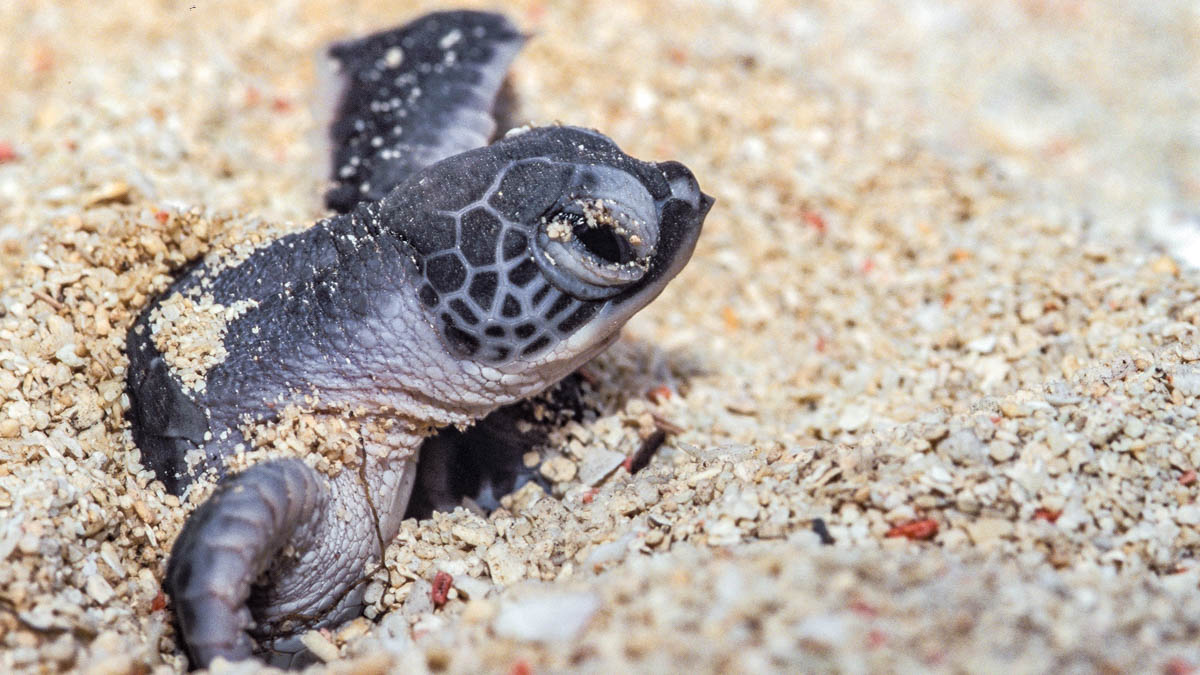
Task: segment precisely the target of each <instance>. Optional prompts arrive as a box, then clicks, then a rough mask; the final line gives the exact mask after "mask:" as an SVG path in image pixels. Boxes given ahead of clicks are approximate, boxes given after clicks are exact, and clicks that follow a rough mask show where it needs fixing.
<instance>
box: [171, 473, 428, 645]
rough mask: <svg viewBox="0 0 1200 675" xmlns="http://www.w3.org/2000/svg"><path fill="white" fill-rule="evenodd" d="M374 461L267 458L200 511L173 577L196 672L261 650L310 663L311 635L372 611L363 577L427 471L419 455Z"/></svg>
mask: <svg viewBox="0 0 1200 675" xmlns="http://www.w3.org/2000/svg"><path fill="white" fill-rule="evenodd" d="M364 457H366V458H367V459H366V462H367V464H366V465H365V466H364V468H363V471H361V472H356V471H349V470H346V471H342V472H341V473H339V474H338V476H337V477H335V478H327V477H325V476H323V475H322V474H319V473H317V472H316V471H315V470H313V469H312V468H310V467H309V466H308V465H306V464H304V463H303V462H302V461H300V460H297V459H279V460H272V461H267V462H263V463H260V464H256V465H254V466H252V467H250V468H248V469H246V470H245V471H243V472H241V473H238V474H234V475H230V476H228V477H227V478H225V479H224V480H223V481H222V482H221V484H220V486H219V487H218V489H217V491H216V492H215V493H214V494H213V495H212V496H211V497H209V498H208V500H206V501H205V502H204V503H203V504H201V505H200V507H199V508H197V509H196V511H195V512H194V513H193V514H192V516H191V517H190V518H189V519H188V521H187V523H186V524H185V525H184V528H183V530H182V531H181V532H180V534H179V537H178V539H176V541H175V546H174V548H173V549H172V551H171V558H170V563H169V565H168V568H167V576H166V579H165V583H164V586H165V589H166V592H167V593H168V594H169V595H170V596H171V599H172V602H173V603H174V605H175V612H176V616H177V617H178V620H179V628H180V638H181V640H182V642H183V644H184V646H185V647H186V649H187V652H188V656H189V658H190V660H191V666H192V667H193V668H196V667H207V666H208V665H209V664H210V663H211V662H212V661H213V659H215V658H216V657H218V656H223V657H225V658H226V659H228V660H231V661H235V660H240V659H246V658H249V657H250V656H251V655H254V654H257V655H258V656H260V657H261V658H264V659H265V660H266V661H267V662H269V663H271V664H273V665H277V666H281V667H285V668H286V667H297V666H301V665H304V664H305V663H307V662H310V661H311V660H312V656H311V654H309V653H308V652H307V651H306V650H304V648H303V645H302V644H301V643H300V640H299V636H300V635H301V634H303V632H304V631H306V630H308V629H310V628H315V627H321V626H327V625H336V624H338V623H341V622H343V621H345V620H347V619H348V618H351V617H353V616H357V615H358V614H359V613H361V611H362V596H363V593H364V592H365V589H366V586H365V584H363V583H362V582H363V580H364V579H365V578H366V575H367V574H368V573H369V572H370V569H369V568H370V566H371V565H372V564H376V563H378V562H379V561H380V560H381V559H382V551H383V547H384V546H385V545H386V542H387V541H389V540H390V539H391V538H392V537H394V536H395V534H396V531H397V530H398V528H399V523H400V518H399V514H402V513H403V505H404V504H405V503H407V501H408V497H409V493H410V492H411V490H412V483H413V478H414V476H415V474H416V472H415V469H414V467H413V459H412V458H409V457H404V458H399V459H390V458H380V457H378V454H377V453H376V454H371V455H368V454H364ZM364 478H366V479H367V480H368V481H369V489H367V486H364V484H363V479H364ZM397 504H399V505H400V506H397Z"/></svg>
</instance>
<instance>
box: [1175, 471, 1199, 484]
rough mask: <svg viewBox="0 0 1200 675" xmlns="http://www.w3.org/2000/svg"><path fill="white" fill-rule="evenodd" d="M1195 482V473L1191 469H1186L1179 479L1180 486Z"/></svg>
mask: <svg viewBox="0 0 1200 675" xmlns="http://www.w3.org/2000/svg"><path fill="white" fill-rule="evenodd" d="M1195 482H1196V472H1195V470H1193V469H1188V470H1187V471H1184V472H1183V475H1181V476H1180V477H1179V484H1180V485H1191V484H1192V483H1195Z"/></svg>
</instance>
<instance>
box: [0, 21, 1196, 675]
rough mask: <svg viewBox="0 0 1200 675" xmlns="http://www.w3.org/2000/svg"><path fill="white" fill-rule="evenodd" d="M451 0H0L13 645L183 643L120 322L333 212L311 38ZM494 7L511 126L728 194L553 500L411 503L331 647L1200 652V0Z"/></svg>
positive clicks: (2, 617)
mask: <svg viewBox="0 0 1200 675" xmlns="http://www.w3.org/2000/svg"><path fill="white" fill-rule="evenodd" d="M1118 5H1119V6H1118ZM445 6H446V5H444V4H443V3H436V2H430V1H426V0H420V1H417V2H412V3H406V5H405V7H404V8H397V6H396V3H388V2H381V1H377V0H367V1H364V2H358V3H353V6H347V4H346V3H338V2H332V1H331V0H294V1H289V2H284V3H277V4H264V3H251V2H247V1H246V0H227V1H224V2H202V3H201V2H197V3H149V4H148V3H143V2H137V3H135V2H132V1H129V0H115V1H114V2H109V3H103V4H97V3H85V2H63V3H18V2H7V3H0V25H3V26H5V29H6V30H5V33H6V38H5V40H4V41H2V42H0V62H2V63H5V64H6V66H7V67H6V71H5V77H3V78H0V101H3V105H0V110H3V113H2V114H0V671H4V672H26V671H29V672H42V671H56V670H70V669H78V670H81V671H85V672H105V673H135V672H155V673H158V672H175V671H181V670H183V669H184V667H185V665H186V661H185V659H184V657H183V656H182V653H181V651H180V649H179V646H178V644H177V643H176V642H175V640H174V637H175V633H174V629H173V627H172V625H171V620H170V607H169V604H168V603H167V601H166V599H165V597H164V595H163V593H162V591H161V590H160V582H161V579H162V576H163V572H164V568H165V560H166V556H167V553H168V551H169V550H170V546H171V543H172V541H173V540H174V537H175V536H176V535H177V534H178V532H179V529H180V526H181V524H182V522H183V519H184V517H185V515H186V511H187V510H188V508H189V507H190V505H189V504H181V503H180V500H179V499H177V498H175V497H173V496H171V495H168V494H166V493H165V491H164V490H163V489H162V486H161V484H159V483H157V482H156V481H155V480H154V476H153V474H152V473H151V472H149V471H148V470H147V469H145V468H144V467H143V466H142V465H141V464H140V460H139V454H138V451H137V450H136V448H134V447H133V445H132V442H131V440H130V436H129V433H128V430H127V428H126V425H125V421H124V417H123V416H124V413H125V411H126V408H127V405H128V402H127V400H126V399H125V395H124V373H125V367H126V359H125V356H124V343H125V334H126V331H127V330H128V328H129V326H130V325H131V324H132V322H133V319H134V317H135V316H136V315H137V313H138V312H139V311H140V310H141V309H142V308H143V307H144V306H145V305H146V303H147V302H148V301H149V299H150V298H152V297H153V296H154V295H155V294H157V293H159V292H161V291H162V290H163V289H164V288H166V287H167V285H168V284H169V283H170V280H171V278H172V274H173V273H174V272H175V271H177V270H178V269H180V268H181V267H182V266H183V265H184V264H186V263H187V262H189V261H191V260H195V259H197V258H198V257H201V256H204V255H206V254H208V255H212V256H217V257H222V256H223V257H224V258H225V259H232V260H235V259H237V258H238V257H239V256H244V255H246V254H247V253H248V252H249V251H251V250H253V249H254V248H255V247H257V246H260V245H262V243H263V242H265V241H268V240H269V239H270V238H272V237H274V236H277V235H278V234H280V233H282V232H287V231H294V230H296V229H297V228H300V227H303V226H304V225H305V224H306V223H310V222H312V221H313V220H314V219H315V218H318V217H320V216H321V210H320V208H321V205H320V195H321V192H322V175H321V174H320V171H319V167H321V166H323V159H322V149H321V145H320V142H319V139H320V137H321V133H320V121H319V120H318V119H317V117H316V116H315V115H314V113H313V110H314V109H316V108H319V107H320V106H319V105H317V103H318V102H317V101H315V97H316V94H315V91H316V90H317V84H316V80H317V77H316V69H315V59H314V57H315V55H316V54H317V53H318V51H319V49H320V48H321V46H322V45H325V44H327V43H329V42H331V41H333V40H336V39H340V38H345V37H347V36H352V35H356V34H362V33H365V32H369V31H373V30H377V29H380V28H384V27H387V26H391V25H395V24H397V23H400V22H403V21H406V20H408V19H411V18H413V17H415V16H417V15H419V14H420V13H422V12H424V11H428V10H432V9H435V8H443V7H445ZM506 11H508V12H509V13H510V14H511V15H512V16H513V18H514V20H515V21H516V22H517V23H518V24H519V25H521V26H523V27H524V28H526V29H527V30H529V31H532V32H533V33H534V38H533V39H532V40H531V41H530V42H529V44H528V46H527V47H526V49H525V51H523V52H522V54H521V55H520V56H519V57H518V58H517V60H516V63H515V66H514V72H513V76H512V84H513V88H514V91H515V93H516V95H517V98H518V102H519V108H518V112H519V115H518V117H519V118H523V119H529V120H533V121H537V122H554V121H562V122H565V123H570V124H578V125H583V126H592V127H595V128H598V129H601V130H603V131H604V132H605V133H607V134H608V135H610V136H612V137H613V138H614V139H615V140H616V141H617V142H618V143H619V144H620V145H621V146H622V147H623V148H624V149H625V150H627V151H628V152H630V153H631V154H633V155H635V156H638V157H645V158H654V159H659V160H665V159H677V160H679V161H682V162H683V163H685V164H686V165H688V166H689V167H690V168H691V169H692V170H693V171H694V172H695V174H696V175H697V177H698V178H699V180H700V182H701V184H702V185H703V186H704V188H705V190H706V192H709V193H711V194H713V195H714V196H715V197H716V198H717V205H716V207H715V208H714V209H713V211H712V213H711V214H710V215H709V217H708V221H707V223H706V226H705V232H704V235H703V237H702V238H701V240H700V243H699V245H698V247H697V250H696V253H695V256H694V258H693V260H692V261H691V263H690V264H689V266H688V267H687V269H685V270H684V272H683V273H682V274H681V276H680V278H679V279H678V280H676V281H675V282H674V283H673V284H672V285H671V286H670V287H669V288H667V290H666V291H665V292H664V293H663V295H662V296H661V297H660V299H659V300H657V301H656V302H655V303H654V304H653V305H652V306H651V307H649V308H648V309H647V310H646V311H644V312H643V313H641V314H640V315H639V316H637V317H635V319H634V320H633V321H631V322H630V324H629V326H628V327H627V329H626V331H625V335H624V337H623V339H622V340H621V341H619V342H618V343H617V344H615V345H614V346H613V347H612V348H611V349H610V350H609V351H608V352H607V353H605V354H604V355H602V356H601V357H600V358H598V359H597V360H596V361H595V362H593V363H592V364H590V365H589V366H587V372H586V378H585V379H586V380H587V384H586V385H585V398H586V402H587V404H588V407H589V408H590V409H591V411H592V412H590V413H589V414H588V415H586V416H585V418H584V419H583V420H581V421H576V422H571V423H568V424H566V425H564V426H561V427H558V428H556V429H555V431H554V432H553V433H552V434H551V437H550V439H549V442H548V443H547V444H546V447H544V448H541V449H539V450H538V451H537V452H536V453H531V454H530V455H529V456H527V457H526V461H527V462H528V464H529V465H530V466H531V467H533V466H537V467H539V469H538V470H539V471H540V472H541V473H542V475H543V476H545V477H546V478H547V480H548V481H549V484H550V485H551V489H550V490H549V492H548V493H547V492H545V491H543V490H542V488H539V487H537V485H536V484H530V485H527V486H526V487H525V488H522V489H521V490H519V491H518V492H517V493H515V494H513V495H510V496H507V497H505V498H504V500H503V508H501V509H499V510H498V511H496V512H494V513H492V514H490V515H489V516H487V517H484V516H482V515H479V514H478V513H477V512H474V511H472V510H468V509H458V510H456V511H454V512H452V513H437V514H434V515H433V517H431V518H429V519H427V520H422V521H416V520H409V521H406V522H405V524H404V526H403V528H402V530H401V533H400V535H399V536H398V537H397V539H396V540H395V542H394V543H393V545H392V546H391V547H390V548H389V549H388V551H387V555H386V559H385V564H384V567H383V569H381V570H378V571H376V573H375V574H374V578H373V579H372V581H371V583H370V585H369V587H368V591H367V601H368V603H369V606H368V608H367V611H366V615H365V616H364V617H363V618H361V619H357V620H355V621H352V622H350V623H348V624H346V625H345V626H342V627H340V628H337V629H335V630H332V631H313V632H310V633H309V634H306V635H305V637H304V640H305V644H307V645H308V646H309V647H310V649H312V651H313V652H314V653H315V654H317V655H318V656H319V657H320V658H321V659H322V660H323V661H326V662H327V663H326V664H325V665H324V666H321V667H320V668H324V669H326V670H327V671H328V672H356V673H359V672H363V673H370V672H384V671H386V670H388V669H393V670H394V671H395V672H427V671H428V672H455V673H469V672H471V673H473V672H509V673H526V672H623V671H629V670H637V671H642V672H763V671H786V672H813V671H830V672H842V671H850V672H868V671H869V672H873V671H882V672H892V671H895V672H930V671H933V672H963V671H971V672H991V671H1012V672H1094V671H1109V672H1124V671H1163V672H1168V673H1187V672H1193V671H1194V670H1195V669H1196V668H1197V667H1200V562H1198V561H1197V554H1198V553H1200V531H1198V529H1197V528H1198V527H1200V505H1198V504H1197V503H1196V496H1197V492H1198V491H1200V481H1198V480H1197V470H1198V467H1200V423H1198V421H1197V412H1198V410H1200V346H1198V344H1200V343H1198V341H1197V329H1198V327H1200V302H1198V297H1200V273H1198V272H1197V271H1196V269H1195V268H1193V267H1191V266H1190V265H1189V263H1188V260H1189V258H1188V255H1187V251H1186V250H1184V248H1182V244H1180V242H1182V241H1183V239H1173V238H1172V237H1176V236H1181V237H1182V236H1183V235H1182V234H1180V233H1184V234H1186V233H1188V232H1190V231H1191V230H1190V229H1189V228H1193V229H1196V230H1197V231H1200V179H1198V178H1197V177H1198V176H1200V128H1198V127H1197V125H1196V120H1197V119H1200V99H1197V98H1196V96H1195V92H1196V91H1197V90H1200V54H1198V53H1197V50H1198V49H1200V47H1198V46H1197V45H1200V12H1197V10H1196V7H1195V5H1194V3H1188V2H1183V1H1176V2H1160V3H1138V4H1133V3H1124V4H1121V3H1118V4H1116V5H1113V6H1108V5H1105V4H1102V3H1081V2H1073V1H1068V0H1047V1H1033V0H1029V1H1022V2H1014V3H985V2H980V1H974V0H964V1H963V2H956V3H932V2H924V1H917V0H907V1H905V2H901V3H886V2H820V1H817V2H811V3H792V2H782V1H779V2H772V1H769V0H761V1H757V0H738V1H736V2H728V3H725V2H682V1H680V2H672V1H670V0H657V1H655V2H636V1H634V0H623V1H621V2H600V1H598V0H597V1H585V2H578V3H544V2H540V1H538V0H518V1H517V2H513V3H509V6H508V9H507V10H506ZM1197 255H1198V256H1200V249H1198V252H1197ZM214 259H216V258H214ZM1197 259H1200V258H1197ZM219 309H221V311H222V312H224V311H226V310H229V309H230V308H219ZM214 330H217V329H214ZM217 332H218V333H219V330H217ZM168 337H170V338H171V339H176V340H184V341H186V340H188V339H190V338H188V336H182V335H179V336H168ZM164 339H166V338H164ZM216 356H219V355H214V354H210V355H208V356H207V357H205V358H208V357H214V358H215V357H216ZM203 365H204V364H203V363H200V364H198V366H197V367H203ZM289 423H290V422H289ZM283 425H284V423H283V422H281V423H280V424H279V425H277V426H278V427H282V426H283ZM296 425H297V428H300V427H303V430H304V434H306V436H305V437H316V436H320V435H321V434H322V433H326V434H329V435H331V438H332V437H334V436H336V437H338V438H341V437H342V436H344V435H345V434H342V433H341V432H340V431H338V430H337V429H333V428H332V427H328V426H315V427H313V426H304V425H301V424H299V423H298V422H297V423H296ZM273 429H274V428H266V427H264V429H263V430H262V431H261V434H260V435H261V437H262V438H261V439H260V440H262V439H266V440H263V442H264V443H266V442H269V441H270V440H271V439H272V438H274V436H273V434H275V433H276V431H275V430H273ZM268 437H269V438H268ZM335 440H336V439H335ZM343 440H345V439H343ZM330 452H332V453H333V454H331V455H329V457H327V460H328V461H329V462H334V463H336V462H337V461H338V458H339V457H340V456H341V455H340V454H339V453H341V452H342V449H340V446H339V447H338V448H333V450H331V451H330ZM326 454H329V453H328V452H327V453H326ZM259 669H261V666H259V665H258V664H255V663H243V664H233V665H230V664H227V663H224V662H218V663H217V664H216V665H215V666H214V668H213V671H214V672H256V671H257V670H259Z"/></svg>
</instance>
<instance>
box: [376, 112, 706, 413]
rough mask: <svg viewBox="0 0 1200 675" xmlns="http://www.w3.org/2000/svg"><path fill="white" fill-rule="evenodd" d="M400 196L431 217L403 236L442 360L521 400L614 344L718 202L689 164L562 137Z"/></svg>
mask: <svg viewBox="0 0 1200 675" xmlns="http://www.w3.org/2000/svg"><path fill="white" fill-rule="evenodd" d="M449 186H453V187H449ZM393 197H394V198H396V199H401V198H403V199H405V200H412V199H420V200H421V202H422V204H423V205H424V211H425V213H426V216H425V217H423V218H410V219H407V220H406V221H404V222H401V223H400V225H401V227H400V229H401V233H400V234H401V236H403V237H404V238H405V239H406V240H408V241H409V242H410V243H412V244H413V247H414V248H415V249H416V250H417V252H418V254H419V255H418V269H419V270H420V273H421V275H422V276H423V279H422V281H421V284H420V288H419V290H418V294H419V297H420V300H421V303H422V305H423V306H424V308H425V310H426V311H427V313H428V316H429V318H430V320H431V323H432V324H433V325H434V326H435V327H436V328H437V330H438V332H439V334H440V336H441V338H442V341H443V343H444V346H445V348H446V349H447V350H448V351H449V352H451V354H453V355H454V356H455V357H457V358H459V359H461V360H464V361H466V362H474V363H475V364H476V365H477V366H478V368H477V369H472V370H480V371H481V372H488V373H493V374H495V376H496V377H500V378H503V379H504V380H505V381H506V382H509V383H513V384H514V385H517V384H518V383H519V386H517V387H515V389H518V390H519V391H515V392H514V397H521V396H525V395H528V394H529V393H531V392H532V391H536V390H538V389H540V388H542V387H545V386H548V385H549V384H552V383H553V382H556V381H557V380H558V379H560V378H562V377H563V376H565V375H567V374H568V373H570V372H571V371H572V370H574V369H575V368H577V367H578V366H579V365H581V364H582V363H584V362H585V361H587V360H588V359H590V358H591V357H593V356H594V355H595V354H597V353H598V352H599V351H601V350H602V349H603V348H604V347H606V346H607V345H608V344H610V343H611V342H612V341H613V340H614V339H615V338H616V336H617V334H618V332H619V331H620V328H621V326H622V325H623V324H624V323H625V322H626V321H627V320H628V319H629V318H630V317H631V316H633V314H634V313H636V312H637V311H638V310H640V309H641V308H642V307H645V306H646V305H647V304H648V303H649V302H650V301H651V300H653V299H654V298H655V297H657V296H658V294H659V293H660V292H661V291H662V290H663V288H664V287H666V285H667V283H668V282H669V281H670V280H671V278H673V277H674V276H675V275H676V274H677V273H678V272H679V271H680V270H681V269H682V268H683V266H684V265H685V264H686V263H687V261H688V259H689V258H690V257H691V254H692V250H693V248H694V247H695V245H696V240H697V239H698V238H699V236H700V230H701V226H702V224H703V222H704V217H705V215H706V214H707V213H708V210H709V208H710V207H711V206H712V203H713V200H712V198H711V197H709V196H708V195H705V194H704V193H703V192H701V190H700V187H699V184H698V183H697V182H696V179H695V177H694V176H693V175H692V173H691V172H690V171H689V170H688V169H687V168H686V167H684V166H683V165H682V164H680V163H678V162H662V163H653V162H643V161H640V160H637V159H634V158H632V157H630V156H628V155H626V154H625V153H623V152H621V150H620V149H619V148H617V146H616V145H615V144H614V143H613V142H612V141H611V140H609V139H608V138H607V137H605V136H603V135H601V134H599V133H597V132H594V131H590V130H585V129H579V128H574V127H564V126H554V127H542V128H536V129H531V130H523V131H520V132H516V133H510V134H509V135H508V136H506V137H505V138H503V139H501V140H500V141H497V142H496V143H494V144H492V145H491V146H488V147H486V148H480V149H478V150H473V151H470V152H467V153H463V154H461V155H457V156H455V157H451V158H449V159H446V160H444V161H442V162H439V163H438V164H435V165H433V166H431V167H429V168H428V169H427V170H426V171H424V172H422V173H421V174H418V175H417V176H414V177H413V179H411V180H410V181H408V182H407V183H406V184H405V185H402V186H401V187H400V188H398V189H397V190H396V191H395V192H394V193H393V196H391V197H389V198H388V199H389V200H390V199H393ZM431 205H432V206H433V208H429V207H430V206H431ZM409 212H411V210H410V211H409Z"/></svg>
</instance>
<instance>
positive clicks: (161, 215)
mask: <svg viewBox="0 0 1200 675" xmlns="http://www.w3.org/2000/svg"><path fill="white" fill-rule="evenodd" d="M170 218H171V214H169V213H167V212H166V211H155V212H154V219H155V220H157V221H158V224H159V225H166V224H167V220H169V219H170Z"/></svg>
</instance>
